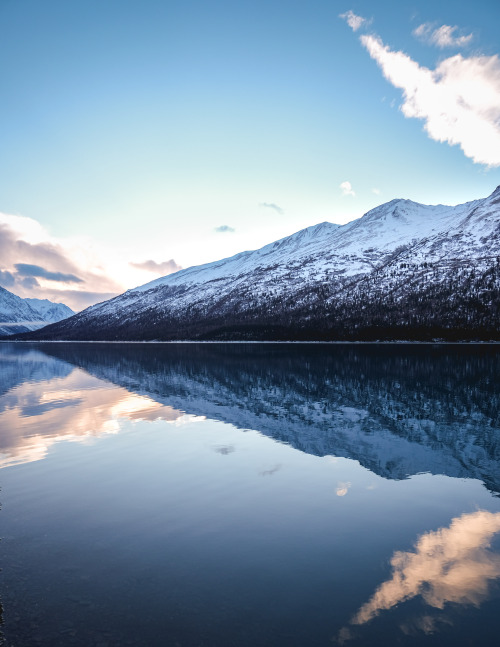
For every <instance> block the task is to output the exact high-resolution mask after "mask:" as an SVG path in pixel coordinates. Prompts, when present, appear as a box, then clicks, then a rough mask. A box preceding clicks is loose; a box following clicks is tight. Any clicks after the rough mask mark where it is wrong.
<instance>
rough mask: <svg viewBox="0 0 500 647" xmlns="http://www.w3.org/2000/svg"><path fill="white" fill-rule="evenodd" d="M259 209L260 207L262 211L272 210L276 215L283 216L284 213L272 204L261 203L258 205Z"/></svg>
mask: <svg viewBox="0 0 500 647" xmlns="http://www.w3.org/2000/svg"><path fill="white" fill-rule="evenodd" d="M259 207H262V208H263V209H273V210H274V211H276V213H279V214H280V215H283V214H284V213H285V212H284V210H283V209H282V208H281V207H279V206H278V205H277V204H274V202H261V203H260V204H259Z"/></svg>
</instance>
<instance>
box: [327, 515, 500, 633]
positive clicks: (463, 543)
mask: <svg viewBox="0 0 500 647" xmlns="http://www.w3.org/2000/svg"><path fill="white" fill-rule="evenodd" d="M498 532H500V513H498V512H497V513H491V512H487V511H485V510H479V511H478V512H474V513H472V514H463V515H462V516H460V517H457V518H455V519H453V520H452V522H451V524H450V526H449V527H448V528H439V530H436V531H434V532H428V533H425V534H424V535H422V536H421V537H420V538H419V539H418V541H417V543H416V545H415V550H414V551H397V552H395V553H394V555H393V557H392V559H391V566H392V570H393V572H392V577H391V578H390V579H389V580H387V581H386V582H384V583H383V584H381V585H380V586H379V587H378V589H377V590H376V591H375V593H374V594H373V596H372V597H371V599H370V600H369V601H368V602H367V603H366V604H364V605H363V606H362V607H361V608H360V609H359V611H358V612H357V613H356V615H355V616H354V617H353V619H352V620H351V625H363V624H365V623H367V622H369V621H370V620H372V619H373V618H375V617H376V616H377V615H379V614H380V613H381V612H382V611H387V610H389V609H392V608H394V607H396V605H398V604H400V603H401V602H405V601H407V600H410V599H411V598H414V597H415V596H418V595H420V596H422V598H423V600H424V601H425V602H426V603H427V604H428V605H430V606H431V607H434V608H437V609H443V608H444V606H445V605H446V604H447V603H450V602H454V603H456V604H472V605H475V606H478V605H479V604H480V603H481V602H482V601H483V600H484V599H485V598H486V597H487V596H488V592H489V588H490V583H491V582H492V581H493V580H496V579H498V578H499V577H500V555H499V554H498V553H494V552H492V551H491V550H489V547H490V545H491V541H492V538H493V536H494V535H495V534H496V533H498ZM436 622H446V618H443V617H441V618H439V617H438V618H437V619H433V618H432V616H430V615H425V616H423V617H422V618H420V619H418V620H417V622H415V623H414V625H415V626H416V627H417V628H419V629H420V630H422V631H424V632H425V633H430V632H432V631H433V630H434V629H435V626H436ZM351 632H352V630H351V629H350V628H348V627H344V628H343V629H342V630H341V631H340V634H339V642H340V643H341V644H343V643H344V642H346V641H347V640H349V639H350V638H351V636H352V633H351Z"/></svg>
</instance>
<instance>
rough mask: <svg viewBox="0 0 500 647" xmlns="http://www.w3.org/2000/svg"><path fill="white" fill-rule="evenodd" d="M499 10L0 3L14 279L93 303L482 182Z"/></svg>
mask: <svg viewBox="0 0 500 647" xmlns="http://www.w3.org/2000/svg"><path fill="white" fill-rule="evenodd" d="M349 12H351V13H349ZM341 15H343V16H344V18H341V17H340V16H341ZM353 16H354V18H353ZM361 18H364V19H365V21H364V22H363V21H361ZM499 20H500V6H499V5H498V3H495V2H491V0H490V1H489V2H485V1H482V0H479V1H477V2H475V3H457V2H451V1H450V2H441V3H439V5H438V4H437V3H436V2H422V1H415V2H411V3H407V2H404V1H403V2H398V3H395V2H383V1H382V2H377V3H374V2H372V1H365V2H343V1H342V2H339V1H336V0H330V1H329V2H325V1H319V0H316V1H315V0H310V1H308V2H303V1H301V2H299V1H293V0H292V1H290V0H289V1H287V2H285V1H283V0H282V1H279V2H278V1H276V0H266V1H265V2H261V1H260V0H254V1H253V2H237V1H235V0H233V2H225V1H222V0H214V1H213V2H211V3H208V2H200V1H184V2H180V1H177V2H169V1H168V0H163V1H161V2H160V1H156V0H141V1H140V2H139V1H135V0H130V1H127V0H99V1H94V0H86V1H85V2H83V1H80V0H74V1H72V2H68V1H67V0H61V1H56V0H46V1H45V2H39V0H16V1H14V0H0V29H1V32H0V88H1V93H2V100H1V102H0V115H1V119H0V212H1V213H2V214H4V215H3V216H2V219H0V237H2V238H1V239H0V282H1V284H3V285H4V286H5V287H7V289H11V290H12V291H13V292H16V293H17V294H20V295H21V296H40V297H43V296H49V297H50V298H53V299H55V300H62V301H66V302H67V303H68V304H69V305H71V306H73V307H75V308H80V307H83V306H84V305H87V304H88V303H91V302H95V301H96V300H102V298H106V297H107V296H109V295H111V294H114V293H117V292H120V291H122V290H123V289H126V288H129V287H133V286H134V285H138V284H141V283H145V282H147V281H148V280H151V279H153V278H156V277H157V276H159V275H162V274H164V273H166V272H168V271H172V270H175V269H177V268H178V267H187V266H189V265H193V264H198V263H203V262H207V261H211V260H216V259H218V258H222V257H225V256H229V255H231V254H234V253H237V252H239V251H242V250H244V249H252V248H256V247H259V246H261V245H264V244H266V243H268V242H271V241H272V240H275V239H276V238H279V237H282V236H285V235H288V234H291V233H293V232H295V231H297V230H299V229H301V228H302V227H306V226H309V225H313V224H316V223H318V222H322V221H324V220H328V221H330V222H338V223H343V222H347V221H349V220H352V219H353V218H356V217H359V216H361V215H362V214H363V213H364V212H366V211H367V210H368V209H370V208H372V207H374V206H377V205H378V204H380V203H382V202H385V201H388V200H391V199H393V198H395V197H404V198H410V199H413V200H416V201H418V202H423V203H427V204H433V203H446V204H457V203H460V202H465V201H468V200H473V199H476V198H479V197H484V196H486V195H488V194H489V193H491V192H492V191H493V190H494V188H495V187H496V186H497V185H498V184H499V183H500V171H499V168H500V146H498V147H497V146H495V142H496V139H495V138H496V137H500V108H499V106H500V102H499V101H498V99H499V98H500V62H499V60H498V58H496V57H497V55H498V54H500V42H499V40H498V24H499ZM349 23H350V24H349ZM350 25H351V26H350ZM353 27H354V29H353ZM404 55H406V58H405V56H404ZM436 69H437V71H435V70H436ZM434 71H435V72H434ZM463 104H465V105H466V110H465V112H464V111H463V110H462V107H463ZM426 128H427V130H426ZM439 139H442V140H443V141H438V140H439ZM453 142H457V143H454V144H453ZM346 183H348V184H346ZM16 264H17V265H19V264H22V265H27V266H28V265H32V266H37V267H38V268H42V270H43V271H42V270H40V269H38V270H36V271H35V270H34V274H33V275H32V276H31V277H29V276H26V274H24V275H21V274H19V272H18V271H17V270H16V267H15V266H16ZM44 272H45V274H44ZM56 274H59V275H63V276H66V277H68V276H73V277H75V278H78V279H79V281H57V280H55V279H54V278H52V279H51V278H46V277H47V276H55V275H56ZM30 279H32V280H30Z"/></svg>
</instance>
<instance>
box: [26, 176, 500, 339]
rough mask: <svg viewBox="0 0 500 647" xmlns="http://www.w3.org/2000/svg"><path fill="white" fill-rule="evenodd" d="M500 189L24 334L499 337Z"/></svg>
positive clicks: (191, 274) (251, 260) (396, 206)
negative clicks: (484, 195)
mask: <svg viewBox="0 0 500 647" xmlns="http://www.w3.org/2000/svg"><path fill="white" fill-rule="evenodd" d="M499 323H500V187H498V188H497V189H496V190H495V191H494V193H492V194H491V195H490V196H489V197H487V198H484V199H482V200H475V201H473V202H468V203H466V204H462V205H458V206H455V207H451V206H444V205H437V206H426V205H422V204H418V203H416V202H412V201H411V200H392V201H391V202H388V203H386V204H383V205H381V206H379V207H377V208H375V209H372V210H371V211H369V212H368V213H366V214H365V215H364V216H362V217H361V218H359V219H358V220H355V221H353V222H350V223H348V224H346V225H342V226H339V225H334V224H331V223H328V222H324V223H321V224H319V225H316V226H313V227H308V228H307V229H304V230H302V231H299V232H298V233H296V234H293V235H292V236H288V237H286V238H283V239H282V240H279V241H276V242H274V243H271V244H269V245H266V246H265V247H263V248H262V249H259V250H256V251H249V252H243V253H241V254H237V255H236V256H233V257H231V258H227V259H224V260H221V261H217V262H214V263H208V264H206V265H201V266H198V267H191V268H188V269H185V270H181V271H179V272H176V273H175V274H170V275H168V276H165V277H163V278H160V279H157V280H155V281H151V282H150V283H147V284H146V285H143V286H140V287H137V288H134V289H132V290H128V291H127V292H125V293H124V294H122V295H120V296H118V297H115V298H114V299H111V300H109V301H105V302H103V303H100V304H97V305H95V306H92V307H90V308H88V309H87V310H85V311H83V312H81V313H79V314H77V315H75V316H74V317H71V318H69V319H67V320H65V321H63V322H60V323H57V324H54V325H51V326H49V327H47V328H45V329H43V330H40V331H38V332H36V333H32V334H30V335H29V338H31V339H80V340H84V339H95V340H116V339H121V340H154V339H157V340H176V339H177V340H181V339H220V340H231V339H240V340H246V339H250V340H251V339H299V340H300V339H311V340H314V339H338V340H344V339H345V340H348V339H350V340H358V339H360V340H363V339H366V340H370V339H436V338H438V339H440V338H444V339H451V340H453V339H499V338H500V329H499Z"/></svg>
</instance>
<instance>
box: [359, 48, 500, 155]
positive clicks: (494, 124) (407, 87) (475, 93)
mask: <svg viewBox="0 0 500 647" xmlns="http://www.w3.org/2000/svg"><path fill="white" fill-rule="evenodd" d="M360 40H361V43H362V44H363V46H364V47H365V48H366V49H367V50H368V53H369V54H370V56H371V57H372V58H373V59H374V60H375V61H376V62H377V63H378V65H379V66H380V68H381V69H382V72H383V74H384V76H385V77H386V79H387V80H388V81H390V83H392V84H393V85H394V86H395V87H397V88H400V89H402V90H403V96H404V102H403V104H402V106H401V111H402V113H403V114H404V116H405V117H413V118H416V119H422V120H423V121H424V122H425V126H424V127H425V130H426V131H427V133H428V135H429V136H430V137H431V139H434V140H435V141H438V142H447V143H448V144H451V145H455V144H457V145H459V146H460V148H461V149H462V150H463V152H464V153H465V155H466V156H467V157H469V158H471V159H472V160H473V161H474V162H476V163H479V164H485V165H487V166H500V60H499V58H498V56H496V55H495V56H474V57H470V58H464V57H463V56H462V55H461V54H457V55H456V56H452V57H450V58H447V59H445V60H444V61H442V62H441V63H440V64H439V65H438V66H437V67H436V69H435V70H430V69H428V68H426V67H422V66H420V65H419V64H418V63H417V62H415V61H414V60H412V59H411V58H410V57H409V56H408V55H407V54H405V53H404V52H401V51H392V50H391V49H390V48H389V47H388V46H386V45H384V43H383V42H382V40H381V39H380V38H379V37H377V36H372V35H363V36H361V38H360Z"/></svg>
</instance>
